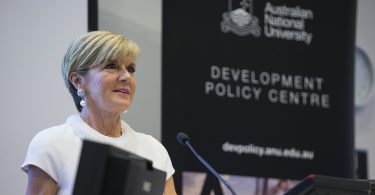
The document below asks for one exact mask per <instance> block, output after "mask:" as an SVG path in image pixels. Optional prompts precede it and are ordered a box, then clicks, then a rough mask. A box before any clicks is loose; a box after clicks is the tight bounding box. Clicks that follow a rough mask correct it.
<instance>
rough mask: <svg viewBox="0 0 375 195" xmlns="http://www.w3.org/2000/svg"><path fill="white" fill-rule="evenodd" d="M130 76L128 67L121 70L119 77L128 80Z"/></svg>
mask: <svg viewBox="0 0 375 195" xmlns="http://www.w3.org/2000/svg"><path fill="white" fill-rule="evenodd" d="M129 78H130V73H129V71H127V70H126V69H125V70H123V71H121V73H120V77H119V79H120V81H121V82H128V81H129Z"/></svg>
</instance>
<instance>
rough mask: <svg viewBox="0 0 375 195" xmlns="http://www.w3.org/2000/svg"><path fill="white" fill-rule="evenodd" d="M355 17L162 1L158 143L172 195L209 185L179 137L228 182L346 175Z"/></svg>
mask: <svg viewBox="0 0 375 195" xmlns="http://www.w3.org/2000/svg"><path fill="white" fill-rule="evenodd" d="M355 11H356V2H355V1H354V0H344V1H342V0H340V1H339V0H333V1H316V0H299V1H296V0H269V1H253V0H242V1H235V0H220V1H210V0H207V1H197V0H191V1H184V2H181V1H172V0H164V1H163V37H162V39H163V40H162V44H163V46H162V47H163V48H162V49H163V56H162V57H163V59H162V141H163V143H164V145H165V146H166V147H167V149H168V151H169V152H170V155H171V157H172V161H173V163H174V166H175V168H176V170H177V172H176V174H175V176H174V178H175V181H176V185H177V188H178V192H179V193H181V192H182V190H183V189H182V188H181V187H182V186H181V184H182V183H183V182H184V185H188V184H187V183H188V182H187V180H190V179H189V178H195V179H196V180H197V181H198V180H199V178H201V180H202V181H205V180H206V181H212V179H208V178H209V177H208V178H206V174H204V173H205V172H207V171H206V169H205V168H204V167H203V166H202V165H201V164H200V163H199V162H198V161H197V160H196V159H195V158H194V157H193V156H192V154H190V152H189V151H188V150H187V149H186V148H184V147H182V146H181V145H179V144H178V142H177V141H176V139H175V137H176V134H177V133H178V132H179V131H184V132H186V133H187V134H188V135H189V136H190V138H191V140H192V144H193V146H194V147H196V149H197V151H198V152H199V153H200V154H201V155H202V156H203V157H205V158H206V159H207V160H208V161H209V162H210V163H211V164H212V165H213V166H214V167H215V168H216V169H217V171H218V172H220V173H221V174H224V175H226V176H227V177H228V180H231V179H233V178H235V177H245V178H247V177H254V178H282V179H292V180H293V179H294V180H299V179H301V178H302V177H304V176H306V175H308V174H311V173H315V174H322V175H331V176H339V177H351V176H352V175H353V128H354V126H353V125H354V124H353V106H354V101H353V99H354V97H353V75H354V73H353V71H354V68H353V64H354V32H355ZM202 173H203V175H201V174H202ZM183 177H184V178H185V180H184V181H183V179H182V178H183ZM205 178H206V179H205ZM239 180H240V179H239ZM239 180H238V181H239ZM241 181H243V180H241ZM186 182H187V183H186ZM257 182H259V181H258V180H257V181H255V180H254V182H253V183H257ZM261 182H263V183H264V182H267V180H262V181H261ZM185 183H186V184H185ZM211 183H212V182H211ZM213 183H215V182H213ZM233 183H235V182H233ZM204 185H205V184H204V182H203V183H202V186H200V188H201V189H203V188H204ZM215 185H216V184H212V186H215ZM184 188H185V189H184V192H185V193H186V192H187V191H186V190H187V189H186V187H184ZM212 188H213V189H216V188H215V187H212ZM235 188H236V187H235ZM237 189H238V188H237ZM217 194H219V193H218V192H217ZM254 194H255V193H254Z"/></svg>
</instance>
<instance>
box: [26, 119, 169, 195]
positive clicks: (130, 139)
mask: <svg viewBox="0 0 375 195" xmlns="http://www.w3.org/2000/svg"><path fill="white" fill-rule="evenodd" d="M121 127H122V130H123V133H122V135H121V136H120V137H117V138H113V137H108V136H105V135H103V134H101V133H99V132H98V131H96V130H94V129H92V128H91V127H90V126H89V125H87V124H86V123H85V122H84V121H83V120H82V119H81V117H80V116H78V115H72V116H70V117H69V118H68V119H67V121H66V123H65V124H62V125H59V126H54V127H51V128H48V129H45V130H43V131H41V132H39V133H38V134H37V135H36V136H35V137H34V138H33V140H32V141H31V143H30V146H29V149H28V152H27V156H26V160H25V162H24V163H23V164H22V167H21V168H22V170H24V171H25V172H27V168H28V165H34V166H37V167H39V168H40V169H42V170H43V171H44V172H46V173H47V174H48V175H50V176H51V177H52V178H53V179H54V180H55V181H56V182H57V184H58V187H59V191H58V193H57V194H58V195H71V194H72V193H73V188H74V181H75V176H76V172H77V167H78V163H79V158H80V153H81V148H82V140H83V139H86V140H91V141H96V142H100V143H105V144H110V145H113V146H115V147H118V148H121V149H124V150H127V151H129V152H132V153H134V154H137V155H139V156H141V157H143V158H146V159H149V160H151V161H152V162H153V167H154V168H157V169H160V170H162V171H165V172H166V173H167V177H166V180H167V179H168V178H170V177H171V176H172V175H173V174H174V171H175V170H174V168H173V166H172V162H171V159H170V157H169V155H168V152H167V150H166V149H165V148H164V146H163V145H162V144H161V143H160V142H159V141H158V140H156V139H155V138H153V137H152V136H150V135H146V134H143V133H139V132H136V131H134V130H133V129H132V128H131V127H130V126H129V125H128V124H126V123H125V122H124V121H121Z"/></svg>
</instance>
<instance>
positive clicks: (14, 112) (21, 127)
mask: <svg viewBox="0 0 375 195" xmlns="http://www.w3.org/2000/svg"><path fill="white" fill-rule="evenodd" d="M85 32H87V2H86V0H64V1H49V0H32V1H29V0H1V1H0V43H1V44H0V64H1V65H0V89H1V96H0V108H1V109H0V121H1V122H0V131H1V134H2V136H0V156H1V157H0V158H1V161H0V194H4V195H17V194H24V192H25V188H26V182H27V176H26V174H25V173H23V172H22V171H21V170H20V166H21V164H22V162H23V160H24V159H25V155H26V152H27V147H28V145H29V143H30V141H31V139H32V137H33V136H34V135H35V134H36V133H37V132H38V131H40V130H41V129H44V128H47V127H49V126H52V125H56V124H61V123H63V122H64V121H65V119H66V117H67V116H68V115H69V114H70V113H73V112H76V111H75V107H74V105H73V101H72V100H71V97H70V95H69V93H68V91H67V90H66V89H65V86H64V84H63V80H62V76H61V73H60V63H61V59H62V56H63V54H64V53H65V49H66V47H67V46H68V44H69V43H70V42H71V41H72V40H73V39H74V38H75V37H77V36H78V35H80V34H83V33H85Z"/></svg>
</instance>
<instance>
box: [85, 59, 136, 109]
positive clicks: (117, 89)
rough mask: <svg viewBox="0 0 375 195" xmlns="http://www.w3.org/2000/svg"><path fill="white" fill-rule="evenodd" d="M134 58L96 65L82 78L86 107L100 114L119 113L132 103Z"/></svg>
mask: <svg viewBox="0 0 375 195" xmlns="http://www.w3.org/2000/svg"><path fill="white" fill-rule="evenodd" d="M134 60H135V59H134V58H131V57H123V58H121V59H119V60H117V61H115V62H108V63H102V64H99V65H96V66H95V67H94V68H92V69H90V70H89V71H88V72H87V74H85V75H84V76H83V82H82V84H83V87H84V90H85V93H86V99H85V101H86V105H87V107H88V108H89V109H94V110H96V111H100V112H110V113H121V112H123V111H124V110H126V109H128V108H129V106H130V105H131V103H132V101H133V96H134V94H135V89H136V80H135V78H134V73H135V68H136V67H135V66H136V65H135V62H134Z"/></svg>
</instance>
